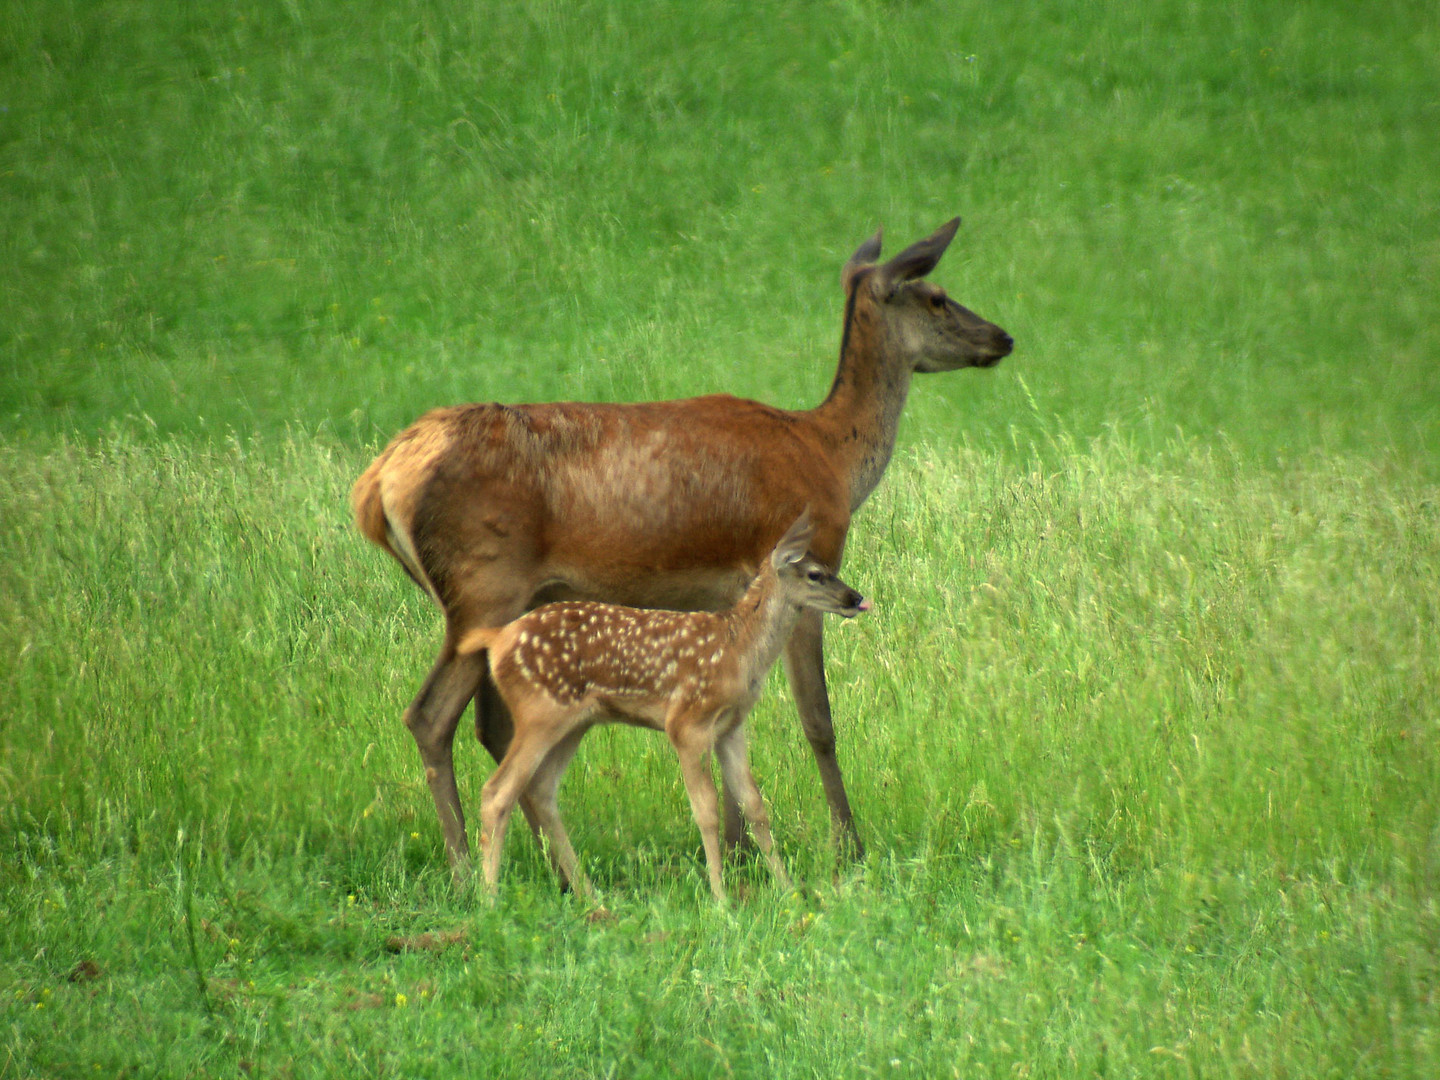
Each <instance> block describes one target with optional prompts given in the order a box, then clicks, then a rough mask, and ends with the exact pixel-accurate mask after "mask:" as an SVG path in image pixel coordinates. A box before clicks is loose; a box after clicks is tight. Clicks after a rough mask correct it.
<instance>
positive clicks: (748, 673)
mask: <svg viewBox="0 0 1440 1080" xmlns="http://www.w3.org/2000/svg"><path fill="white" fill-rule="evenodd" d="M814 532H815V527H814V525H813V524H812V523H811V521H810V517H809V515H808V514H802V515H801V516H800V518H799V519H798V520H797V521H796V522H795V524H794V525H792V526H791V527H790V529H789V531H787V532H786V533H785V535H784V536H782V537H781V538H780V542H779V543H778V544H776V545H775V550H774V551H773V552H771V553H770V555H769V557H768V558H766V559H764V560H762V563H761V567H760V572H759V573H758V574H756V575H755V580H754V581H752V582H750V584H749V587H748V588H747V589H746V590H745V593H744V595H742V596H741V597H740V599H739V601H738V602H737V603H736V604H735V606H734V607H732V608H727V609H726V610H725V611H722V612H718V613H715V614H712V613H711V612H708V611H688V612H679V611H654V610H641V609H637V608H630V607H620V606H618V605H615V604H597V603H594V602H590V601H567V602H562V603H558V604H546V605H544V606H543V607H539V608H536V609H535V610H534V611H531V612H529V613H528V614H525V615H522V616H520V618H518V619H516V620H515V621H514V622H512V623H507V624H506V625H504V626H502V627H500V628H499V629H495V630H488V629H478V630H471V631H469V632H468V633H467V634H466V635H465V637H464V638H463V639H461V641H460V645H459V651H460V653H461V654H462V655H463V654H465V653H470V652H478V651H481V650H484V651H485V652H486V654H487V656H488V657H489V661H488V662H489V667H488V672H489V676H490V678H491V679H492V680H493V681H494V684H495V688H496V690H497V691H498V692H499V695H500V698H501V700H503V701H504V702H505V704H506V706H507V707H508V708H509V710H510V716H511V719H512V720H513V722H514V734H513V737H512V738H511V740H510V746H509V748H508V749H507V750H506V752H505V759H504V760H503V761H501V762H500V767H499V768H498V769H496V770H495V772H494V774H493V775H492V776H491V777H490V779H489V780H488V781H486V783H485V789H484V791H482V792H481V794H480V847H481V850H482V852H483V857H484V870H485V885H486V887H487V888H488V889H489V890H490V891H491V892H493V891H494V889H495V886H496V883H497V882H498V881H499V879H500V858H501V854H502V852H503V851H504V848H505V830H506V825H507V823H508V822H509V820H510V813H511V811H512V810H514V808H515V802H516V800H517V799H519V798H520V796H521V795H522V794H524V795H527V796H529V799H530V810H531V813H532V814H534V815H535V820H536V821H537V823H538V824H539V826H540V829H541V831H542V832H544V833H545V835H546V836H547V837H548V838H549V840H550V850H551V852H552V854H553V855H554V858H555V864H556V869H557V870H558V871H559V873H560V877H561V880H562V881H564V882H565V883H566V884H567V885H572V884H573V885H574V886H575V887H576V888H578V889H579V890H580V891H581V892H582V893H585V894H586V895H589V896H592V897H593V893H594V890H592V889H591V888H590V884H589V881H588V880H587V879H586V876H585V870H584V868H583V867H581V866H580V864H579V862H578V861H577V860H576V858H575V849H574V848H572V847H571V846H570V839H569V837H568V836H567V835H566V832H565V824H564V822H563V821H562V820H561V819H560V806H559V803H558V802H557V800H556V797H555V796H556V792H558V791H559V789H560V780H561V778H562V777H563V776H564V775H565V768H566V766H567V765H569V764H570V758H571V757H572V756H573V755H574V753H575V751H576V749H577V748H578V747H579V746H580V740H581V739H582V738H584V736H585V732H587V731H588V730H589V729H590V728H591V727H593V726H594V725H596V724H600V723H605V722H607V721H621V722H624V723H630V724H635V725H638V726H640V727H649V728H655V729H656V730H659V731H663V732H664V733H665V735H666V736H667V737H668V738H669V740H670V745H671V746H673V747H674V748H675V753H676V755H677V756H678V757H679V759H680V772H681V775H682V776H683V777H684V779H685V791H686V793H687V794H688V795H689V796H690V809H691V811H692V813H694V815H695V824H696V825H698V826H699V827H700V835H701V837H702V838H703V840H704V842H705V863H706V868H707V870H708V872H709V875H710V890H711V892H713V893H714V894H715V899H716V900H720V901H722V902H723V901H724V900H725V886H724V885H723V884H722V882H721V877H720V814H719V806H718V800H717V799H716V797H715V782H714V780H713V779H711V776H710V751H711V750H714V752H715V757H716V758H717V759H718V760H719V762H720V772H721V775H722V776H723V777H724V781H725V787H726V789H727V790H729V791H732V792H734V793H735V795H736V800H737V802H738V803H739V804H740V808H741V809H742V810H743V811H744V814H745V820H746V821H747V822H748V823H749V825H750V831H751V833H752V834H753V835H754V837H755V841H756V843H758V844H759V845H760V851H761V853H762V854H763V855H764V856H765V860H766V862H767V863H769V866H770V872H771V874H773V875H774V877H775V881H776V883H777V884H779V885H780V887H781V888H786V889H788V888H789V887H790V877H789V875H788V874H786V872H785V866H784V864H783V863H782V862H781V861H780V856H779V854H778V853H777V852H776V851H775V843H774V840H773V839H772V837H771V835H770V818H769V816H768V815H767V814H766V813H765V801H764V799H763V798H761V795H760V789H759V787H757V786H756V784H755V777H754V775H753V774H752V773H751V772H750V761H749V755H748V754H747V753H746V749H745V717H746V716H747V715H749V712H750V710H751V708H753V707H754V705H755V702H756V701H757V700H758V699H759V697H760V688H761V687H762V686H763V685H764V683H765V675H766V673H767V672H768V671H769V670H770V669H771V668H772V667H774V666H775V660H776V659H777V658H778V657H779V655H780V650H781V648H782V647H783V646H784V644H785V642H786V640H788V639H789V637H790V632H791V631H792V630H793V629H794V627H795V623H796V620H798V619H799V618H800V614H801V612H802V611H805V610H811V611H817V612H827V611H828V612H831V613H833V614H836V615H843V616H844V617H846V618H854V617H855V616H856V615H858V614H860V613H861V612H862V611H868V610H869V609H870V602H869V601H868V600H866V599H865V598H864V597H863V596H861V595H860V594H859V593H858V592H856V591H855V590H854V589H852V588H850V586H849V585H846V584H845V582H843V581H841V580H840V579H839V578H838V577H836V576H835V575H834V574H833V573H831V572H830V570H829V568H827V567H825V566H824V565H822V564H821V563H820V561H819V560H818V559H816V558H815V556H813V555H810V554H808V553H807V551H806V549H807V548H808V547H809V544H810V540H811V538H812V537H813V535H814Z"/></svg>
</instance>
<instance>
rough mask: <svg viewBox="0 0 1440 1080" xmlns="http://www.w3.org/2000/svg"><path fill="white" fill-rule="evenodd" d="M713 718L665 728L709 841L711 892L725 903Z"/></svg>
mask: <svg viewBox="0 0 1440 1080" xmlns="http://www.w3.org/2000/svg"><path fill="white" fill-rule="evenodd" d="M687 721H689V722H687ZM709 721H710V718H709V717H704V718H700V717H695V718H693V719H691V718H690V717H681V718H680V719H679V721H678V722H673V723H667V724H666V725H665V729H666V734H667V735H669V736H670V744H671V745H672V746H673V747H675V753H676V755H678V756H679V758H680V775H681V776H682V777H684V779H685V793H686V794H687V795H689V796H690V812H691V813H693V814H694V815H695V824H696V825H698V826H699V827H700V838H701V839H702V840H703V841H704V842H705V866H706V869H707V870H708V871H709V874H710V891H711V892H712V893H714V894H715V899H716V900H719V901H720V902H721V903H724V902H725V886H724V885H723V884H722V883H721V881H720V806H719V802H720V800H719V796H718V795H717V794H716V792H715V780H714V778H713V777H711V775H710V745H711V742H712V739H713V736H712V727H713V724H712V723H710V722H709Z"/></svg>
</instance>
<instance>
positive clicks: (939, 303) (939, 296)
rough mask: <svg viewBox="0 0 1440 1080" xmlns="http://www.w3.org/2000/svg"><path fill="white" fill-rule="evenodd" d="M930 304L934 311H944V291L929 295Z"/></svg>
mask: <svg viewBox="0 0 1440 1080" xmlns="http://www.w3.org/2000/svg"><path fill="white" fill-rule="evenodd" d="M930 306H931V307H932V308H934V309H935V310H936V311H944V310H945V294H944V293H936V294H935V295H934V296H932V297H930Z"/></svg>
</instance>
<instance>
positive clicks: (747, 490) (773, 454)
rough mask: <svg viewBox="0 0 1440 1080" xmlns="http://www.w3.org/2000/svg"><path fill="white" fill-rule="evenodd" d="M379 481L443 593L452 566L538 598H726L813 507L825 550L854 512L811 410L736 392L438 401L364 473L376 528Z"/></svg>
mask: <svg viewBox="0 0 1440 1080" xmlns="http://www.w3.org/2000/svg"><path fill="white" fill-rule="evenodd" d="M371 491H373V492H374V494H375V496H376V498H378V501H379V503H381V504H382V505H383V507H384V516H385V519H386V520H387V521H388V523H389V526H390V528H391V530H393V531H395V532H400V533H403V534H404V535H405V536H406V537H408V538H409V542H410V543H411V544H412V546H413V548H414V550H415V552H416V556H417V558H418V560H419V562H420V563H421V564H422V566H423V568H424V572H425V575H426V576H427V577H428V578H429V579H430V580H431V581H432V582H433V583H434V584H435V586H436V590H437V594H438V595H439V596H440V597H441V598H442V601H443V599H444V597H445V596H446V590H447V588H452V587H453V585H454V583H455V582H456V581H457V580H459V579H466V578H474V577H475V576H476V575H480V576H484V575H487V574H496V575H508V576H510V577H512V578H517V579H523V580H526V581H528V582H530V583H531V585H532V586H533V590H532V592H531V597H530V599H531V603H538V602H541V601H550V600H557V599H566V598H589V599H600V600H608V601H615V602H620V603H627V604H633V605H636V606H644V607H660V606H664V607H675V608H700V607H705V608H717V607H722V606H724V605H725V604H728V603H729V602H731V601H733V600H734V599H735V598H736V597H737V596H738V595H739V594H740V592H742V591H743V589H744V586H745V584H746V583H747V582H748V581H749V580H750V578H751V577H752V576H753V574H754V572H755V570H756V567H757V566H758V564H759V560H760V559H761V558H762V557H763V556H764V554H765V553H766V552H768V551H769V549H770V547H771V546H772V545H773V544H774V542H775V540H776V539H777V538H778V537H779V536H780V534H781V533H783V532H784V530H785V528H786V527H787V526H788V525H789V523H790V522H792V521H793V520H794V519H795V517H796V515H798V514H799V513H800V511H801V510H802V509H804V508H805V506H807V505H808V506H810V507H811V512H812V515H813V516H814V517H815V519H816V521H817V523H818V524H819V526H820V527H819V528H818V529H817V532H816V538H815V546H814V550H815V553H816V554H817V555H819V556H820V557H821V558H822V559H825V560H826V561H828V562H831V563H832V564H833V563H834V562H835V561H836V559H837V558H838V556H839V553H840V548H841V546H842V544H843V540H844V534H845V529H846V528H847V527H848V522H849V511H848V506H849V503H848V492H847V491H846V490H845V489H844V482H843V480H842V478H841V477H840V475H839V474H838V473H837V472H836V470H834V469H833V468H832V467H831V466H830V464H829V462H828V460H827V459H826V458H825V456H824V454H823V452H822V446H821V443H820V433H819V432H818V431H817V429H816V428H815V425H814V424H813V422H812V421H811V419H810V417H809V414H807V413H804V412H787V411H785V410H781V409H776V408H773V407H771V406H768V405H764V404H761V403H759V402H755V401H748V400H745V399H741V398H735V397H730V396H728V395H714V396H710V397H702V398H691V399H688V400H683V401H674V402H652V403H643V404H604V405H589V404H578V403H571V402H556V403H552V404H541V405H522V406H505V405H494V404H484V405H466V406H459V407H455V408H447V409H438V410H435V411H433V412H431V413H427V414H426V415H425V416H423V417H421V418H420V419H419V420H418V421H416V422H415V423H414V424H412V425H411V426H410V427H409V428H407V429H406V430H405V431H403V432H401V433H400V435H398V436H396V438H395V439H394V440H393V441H392V442H391V444H390V446H388V447H387V448H386V449H385V451H384V452H383V453H382V454H381V456H380V458H378V459H377V460H376V462H375V463H374V464H373V465H372V466H371V467H370V469H369V470H367V472H366V473H365V475H364V476H362V477H361V480H360V481H359V483H357V485H356V491H355V495H354V499H355V504H356V510H357V517H359V519H360V521H361V525H362V528H364V529H365V531H366V532H367V534H368V535H371V537H372V539H376V535H375V532H376V528H375V526H373V525H370V526H367V525H366V516H365V513H364V509H363V508H364V507H365V506H367V505H371V504H372V503H373V502H374V501H375V499H374V498H372V499H371V500H370V502H368V503H367V501H366V493H367V492H371ZM374 518H375V515H374V514H372V515H371V519H372V520H374ZM377 542H380V543H382V546H386V547H387V548H389V549H390V550H392V553H393V552H394V545H392V544H387V543H384V541H383V540H380V539H377ZM397 557H399V556H398V555H397ZM401 561H402V562H404V561H405V560H404V559H402V560H401Z"/></svg>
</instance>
